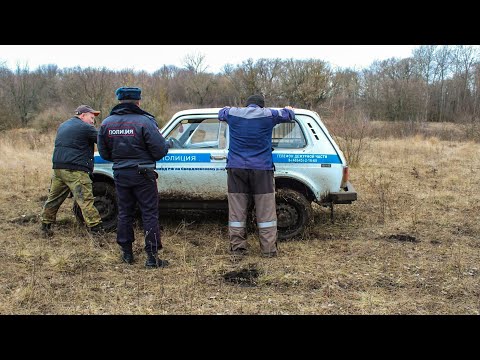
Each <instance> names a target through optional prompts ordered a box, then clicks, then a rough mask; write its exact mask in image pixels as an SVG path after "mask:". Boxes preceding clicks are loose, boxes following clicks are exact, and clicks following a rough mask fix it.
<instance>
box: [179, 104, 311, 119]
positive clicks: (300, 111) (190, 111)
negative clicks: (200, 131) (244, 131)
mask: <svg viewBox="0 0 480 360" xmlns="http://www.w3.org/2000/svg"><path fill="white" fill-rule="evenodd" d="M220 109H222V108H204V109H187V110H182V111H179V112H177V113H175V115H173V118H177V117H179V116H184V115H196V114H198V115H202V114H218V112H219V111H220ZM270 109H275V110H280V109H283V108H281V107H271V108H270ZM293 111H294V112H295V114H299V115H311V114H315V115H317V116H318V114H316V113H315V112H314V111H311V110H306V109H296V108H294V109H293Z"/></svg>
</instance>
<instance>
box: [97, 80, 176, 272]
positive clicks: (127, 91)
mask: <svg viewBox="0 0 480 360" xmlns="http://www.w3.org/2000/svg"><path fill="white" fill-rule="evenodd" d="M115 94H116V96H117V99H118V100H119V104H118V105H116V106H115V107H114V108H113V109H112V110H111V112H110V115H109V116H108V117H107V118H105V119H104V120H103V122H102V125H101V126H100V130H99V132H98V144H97V146H98V152H99V153H100V155H101V156H102V158H104V159H105V160H109V161H113V167H112V169H113V176H114V181H115V190H116V194H117V203H118V224H117V243H118V244H119V245H120V247H121V249H122V259H123V261H124V262H126V263H127V264H132V263H133V261H134V257H133V251H132V243H133V242H134V241H135V238H134V232H133V221H134V211H135V204H136V203H138V206H139V208H140V212H141V213H142V221H143V231H144V237H145V248H144V249H145V252H146V253H147V260H146V262H145V266H146V267H148V268H161V267H165V266H167V265H168V261H167V260H161V259H159V258H158V251H159V250H160V249H162V242H161V239H160V229H159V224H158V190H157V177H158V175H157V173H156V172H155V166H156V162H157V161H159V160H160V159H162V158H163V157H164V156H165V155H166V154H167V152H168V146H167V143H166V141H165V138H164V137H163V136H162V134H161V133H160V129H159V128H158V124H157V121H156V120H155V117H154V116H153V115H151V114H149V113H148V112H146V111H144V110H142V109H140V107H139V106H140V100H141V89H140V88H137V87H120V88H118V89H117V90H116V92H115Z"/></svg>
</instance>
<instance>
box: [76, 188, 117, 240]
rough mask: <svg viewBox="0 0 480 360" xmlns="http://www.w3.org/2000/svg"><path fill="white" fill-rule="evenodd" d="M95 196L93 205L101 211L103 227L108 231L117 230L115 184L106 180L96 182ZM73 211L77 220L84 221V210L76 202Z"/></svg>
mask: <svg viewBox="0 0 480 360" xmlns="http://www.w3.org/2000/svg"><path fill="white" fill-rule="evenodd" d="M93 196H95V201H94V203H93V205H94V206H95V207H96V208H97V210H98V212H99V213H100V217H101V218H102V225H103V228H104V229H105V230H106V231H113V230H115V229H116V228H117V215H118V207H117V197H116V194H115V187H114V185H113V184H110V183H106V182H94V183H93ZM73 212H74V214H75V216H76V217H77V220H78V221H79V222H80V223H84V219H83V216H82V211H81V210H80V207H79V206H78V204H77V203H76V202H75V203H74V204H73Z"/></svg>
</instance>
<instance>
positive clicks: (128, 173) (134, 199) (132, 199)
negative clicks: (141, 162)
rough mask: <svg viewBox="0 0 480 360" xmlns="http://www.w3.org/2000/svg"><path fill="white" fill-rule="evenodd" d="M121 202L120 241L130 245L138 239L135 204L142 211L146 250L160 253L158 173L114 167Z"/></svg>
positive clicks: (118, 241)
mask: <svg viewBox="0 0 480 360" xmlns="http://www.w3.org/2000/svg"><path fill="white" fill-rule="evenodd" d="M114 179H115V190H116V192H117V203H118V224H117V243H118V244H119V245H120V246H121V247H122V248H129V247H131V246H132V243H133V242H134V241H135V238H134V232H133V222H134V216H135V204H137V203H138V207H139V209H140V212H141V213H142V222H143V233H144V237H145V251H146V252H147V253H152V254H156V253H157V252H158V250H160V249H161V248H162V241H161V239H160V229H159V225H158V190H157V182H156V177H155V175H154V173H153V172H152V173H150V174H139V173H138V171H137V169H120V170H114Z"/></svg>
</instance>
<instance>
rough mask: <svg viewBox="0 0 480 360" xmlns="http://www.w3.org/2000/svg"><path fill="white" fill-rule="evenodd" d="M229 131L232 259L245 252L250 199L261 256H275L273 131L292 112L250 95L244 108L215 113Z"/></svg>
mask: <svg viewBox="0 0 480 360" xmlns="http://www.w3.org/2000/svg"><path fill="white" fill-rule="evenodd" d="M218 118H219V120H220V121H226V122H227V123H228V128H229V134H230V135H229V136H230V145H229V149H228V158H227V166H226V168H227V187H228V233H229V238H230V251H231V253H232V254H234V255H240V256H242V255H244V254H246V252H247V238H246V224H247V223H246V221H247V212H248V200H249V198H250V197H253V200H254V202H255V209H256V218H257V226H258V230H259V238H260V249H261V251H262V256H264V257H273V256H277V213H276V202H275V180H274V175H273V171H274V166H273V160H272V130H273V128H274V127H275V125H277V124H279V123H282V122H292V121H293V119H294V118H295V113H294V112H293V108H292V107H290V106H286V107H284V108H283V109H281V110H275V109H270V108H265V99H264V97H263V96H262V95H252V96H250V97H249V98H248V99H247V102H246V107H239V108H238V107H228V106H227V107H224V108H223V109H221V110H220V111H219V113H218Z"/></svg>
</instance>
